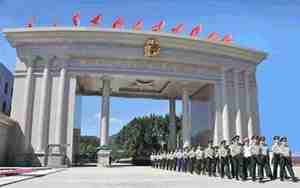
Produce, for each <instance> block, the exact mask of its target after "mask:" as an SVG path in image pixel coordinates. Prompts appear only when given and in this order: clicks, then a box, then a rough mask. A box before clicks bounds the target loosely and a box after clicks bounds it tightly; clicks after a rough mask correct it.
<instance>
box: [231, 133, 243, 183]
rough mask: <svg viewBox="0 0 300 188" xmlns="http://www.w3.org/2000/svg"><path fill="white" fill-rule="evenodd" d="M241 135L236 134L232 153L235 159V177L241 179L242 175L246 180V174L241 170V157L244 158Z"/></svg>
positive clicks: (233, 159)
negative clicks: (240, 140) (240, 141)
mask: <svg viewBox="0 0 300 188" xmlns="http://www.w3.org/2000/svg"><path fill="white" fill-rule="evenodd" d="M239 139H240V137H239V136H238V135H237V136H234V137H233V138H232V140H233V144H231V145H230V153H231V156H232V161H233V169H232V171H233V174H234V176H233V178H235V179H236V180H239V177H240V176H242V179H243V180H244V176H243V174H242V171H241V158H242V146H241V145H240V143H239Z"/></svg>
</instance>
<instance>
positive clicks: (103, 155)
mask: <svg viewBox="0 0 300 188" xmlns="http://www.w3.org/2000/svg"><path fill="white" fill-rule="evenodd" d="M110 153H111V150H99V151H98V153H97V166H99V167H109V166H110V162H109V160H110V159H109V158H110Z"/></svg>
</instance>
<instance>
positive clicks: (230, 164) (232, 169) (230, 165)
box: [227, 138, 234, 177]
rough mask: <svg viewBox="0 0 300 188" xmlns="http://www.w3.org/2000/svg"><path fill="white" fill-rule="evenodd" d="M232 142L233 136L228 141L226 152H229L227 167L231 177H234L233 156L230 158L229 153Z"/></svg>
mask: <svg viewBox="0 0 300 188" xmlns="http://www.w3.org/2000/svg"><path fill="white" fill-rule="evenodd" d="M232 144H233V138H232V139H231V141H230V144H229V145H228V147H227V148H228V153H229V156H228V159H229V167H230V170H229V171H230V176H231V177H234V165H233V158H232V155H231V151H230V146H231V145H232Z"/></svg>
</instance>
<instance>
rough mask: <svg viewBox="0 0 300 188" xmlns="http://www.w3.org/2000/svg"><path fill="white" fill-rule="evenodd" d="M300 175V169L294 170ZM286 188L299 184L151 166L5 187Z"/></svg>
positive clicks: (66, 174) (72, 171)
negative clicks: (261, 181) (168, 169)
mask: <svg viewBox="0 0 300 188" xmlns="http://www.w3.org/2000/svg"><path fill="white" fill-rule="evenodd" d="M296 171H297V175H298V177H299V176H300V168H298V169H297V170H296ZM241 186H243V188H247V187H249V188H250V187H252V186H256V187H264V188H276V187H278V188H282V187H284V188H289V187H291V188H292V187H298V188H299V187H300V182H299V183H292V182H280V181H279V180H276V181H272V182H266V183H264V184H259V183H253V182H251V181H246V182H240V181H235V180H227V179H224V180H222V179H220V178H213V177H211V178H210V177H207V176H198V175H190V174H183V173H177V172H169V171H163V170H158V169H152V168H150V167H132V166H123V167H114V168H99V167H77V168H69V169H67V170H65V171H62V172H58V173H55V174H50V175H47V176H44V177H40V178H34V179H30V180H26V181H23V182H19V183H15V184H11V185H8V186H7V187H9V188H47V187H51V188H61V187H62V188H69V187H70V188H90V187H91V188H102V187H103V188H129V187H130V188H132V187H133V188H178V187H183V188H194V187H195V188H196V187H197V188H199V187H210V188H214V187H215V188H241Z"/></svg>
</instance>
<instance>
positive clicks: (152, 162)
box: [150, 153, 154, 167]
mask: <svg viewBox="0 0 300 188" xmlns="http://www.w3.org/2000/svg"><path fill="white" fill-rule="evenodd" d="M150 163H151V167H154V153H151V155H150Z"/></svg>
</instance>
